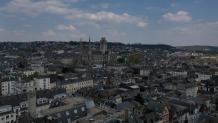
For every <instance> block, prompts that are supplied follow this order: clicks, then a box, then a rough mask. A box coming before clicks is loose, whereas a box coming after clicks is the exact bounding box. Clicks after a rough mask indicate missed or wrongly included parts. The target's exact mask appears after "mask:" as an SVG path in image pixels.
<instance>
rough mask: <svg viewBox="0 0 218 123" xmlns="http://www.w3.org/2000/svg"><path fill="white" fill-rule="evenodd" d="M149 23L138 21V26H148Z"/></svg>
mask: <svg viewBox="0 0 218 123" xmlns="http://www.w3.org/2000/svg"><path fill="white" fill-rule="evenodd" d="M147 25H148V24H147V23H145V22H138V23H137V26H138V27H141V28H143V27H146V26H147Z"/></svg>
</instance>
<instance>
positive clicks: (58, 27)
mask: <svg viewBox="0 0 218 123" xmlns="http://www.w3.org/2000/svg"><path fill="white" fill-rule="evenodd" d="M57 29H58V30H67V31H74V30H76V27H75V26H73V25H64V24H60V25H58V26H57Z"/></svg>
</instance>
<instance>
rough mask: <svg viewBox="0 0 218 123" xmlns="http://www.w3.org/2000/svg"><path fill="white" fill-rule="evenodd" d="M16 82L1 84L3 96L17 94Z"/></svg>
mask: <svg viewBox="0 0 218 123" xmlns="http://www.w3.org/2000/svg"><path fill="white" fill-rule="evenodd" d="M15 88H16V82H15V81H4V82H1V94H2V95H4V96H6V95H14V94H16V90H15Z"/></svg>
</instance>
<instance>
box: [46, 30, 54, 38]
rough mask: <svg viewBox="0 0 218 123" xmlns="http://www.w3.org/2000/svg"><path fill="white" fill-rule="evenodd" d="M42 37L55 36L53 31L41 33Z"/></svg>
mask: <svg viewBox="0 0 218 123" xmlns="http://www.w3.org/2000/svg"><path fill="white" fill-rule="evenodd" d="M43 34H44V36H48V37H53V36H56V32H54V31H53V30H48V31H47V32H43Z"/></svg>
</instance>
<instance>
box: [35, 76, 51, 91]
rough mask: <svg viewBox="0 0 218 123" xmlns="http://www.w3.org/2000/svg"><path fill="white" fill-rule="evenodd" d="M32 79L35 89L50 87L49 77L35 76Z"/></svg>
mask: <svg viewBox="0 0 218 123" xmlns="http://www.w3.org/2000/svg"><path fill="white" fill-rule="evenodd" d="M34 81H35V88H36V89H37V90H45V89H51V85H50V78H49V77H41V78H36V79H34Z"/></svg>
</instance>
